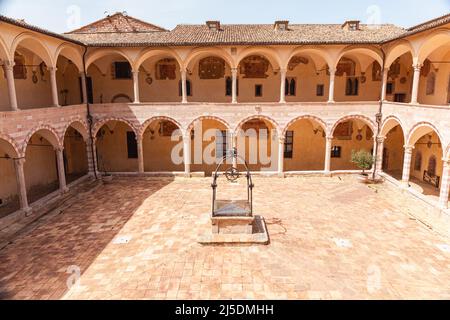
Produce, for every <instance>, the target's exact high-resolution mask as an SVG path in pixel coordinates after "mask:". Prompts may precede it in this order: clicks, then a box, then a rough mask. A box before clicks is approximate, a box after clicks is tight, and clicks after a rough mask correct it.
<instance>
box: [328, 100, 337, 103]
mask: <svg viewBox="0 0 450 320" xmlns="http://www.w3.org/2000/svg"><path fill="white" fill-rule="evenodd" d="M335 102H336V101H334V100H328V101H327V103H335Z"/></svg>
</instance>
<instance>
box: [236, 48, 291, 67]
mask: <svg viewBox="0 0 450 320" xmlns="http://www.w3.org/2000/svg"><path fill="white" fill-rule="evenodd" d="M251 55H261V56H264V57H265V58H266V59H267V60H269V62H270V64H271V66H272V68H273V69H277V68H281V66H282V65H283V63H282V62H281V58H280V56H279V55H278V53H277V52H276V51H275V50H273V49H271V48H264V47H250V48H247V49H244V50H243V51H242V52H241V53H240V54H239V55H238V57H237V59H236V66H239V64H240V63H241V62H242V60H244V59H245V58H246V57H248V56H251Z"/></svg>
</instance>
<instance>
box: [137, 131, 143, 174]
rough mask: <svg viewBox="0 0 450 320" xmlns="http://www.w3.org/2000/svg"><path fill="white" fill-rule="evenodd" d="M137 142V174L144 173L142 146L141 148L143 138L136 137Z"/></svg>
mask: <svg viewBox="0 0 450 320" xmlns="http://www.w3.org/2000/svg"><path fill="white" fill-rule="evenodd" d="M136 141H137V150H138V164H139V173H144V172H145V168H144V146H143V137H142V136H139V137H136Z"/></svg>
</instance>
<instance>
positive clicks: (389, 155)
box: [382, 120, 421, 180]
mask: <svg viewBox="0 0 450 320" xmlns="http://www.w3.org/2000/svg"><path fill="white" fill-rule="evenodd" d="M396 123H398V122H396V121H395V120H392V125H391V127H392V129H390V130H388V131H387V133H385V137H386V138H385V140H384V150H383V166H382V169H383V172H385V173H387V174H388V175H390V176H391V177H393V178H395V179H397V180H401V179H402V170H403V159H404V156H405V148H404V145H405V135H404V132H403V129H402V127H401V125H400V124H396ZM420 166H421V165H420V163H419V170H420Z"/></svg>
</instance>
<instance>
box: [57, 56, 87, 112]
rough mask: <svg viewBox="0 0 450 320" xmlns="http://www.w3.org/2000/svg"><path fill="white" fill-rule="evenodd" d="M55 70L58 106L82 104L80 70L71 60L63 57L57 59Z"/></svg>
mask: <svg viewBox="0 0 450 320" xmlns="http://www.w3.org/2000/svg"><path fill="white" fill-rule="evenodd" d="M56 68H57V71H56V81H57V83H58V97H59V104H60V105H61V106H67V105H74V104H81V103H82V102H83V92H82V88H81V78H80V72H81V70H79V69H78V67H77V66H76V64H75V63H73V61H72V60H69V59H68V58H66V57H65V56H63V55H60V56H59V57H58V61H57V63H56Z"/></svg>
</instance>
